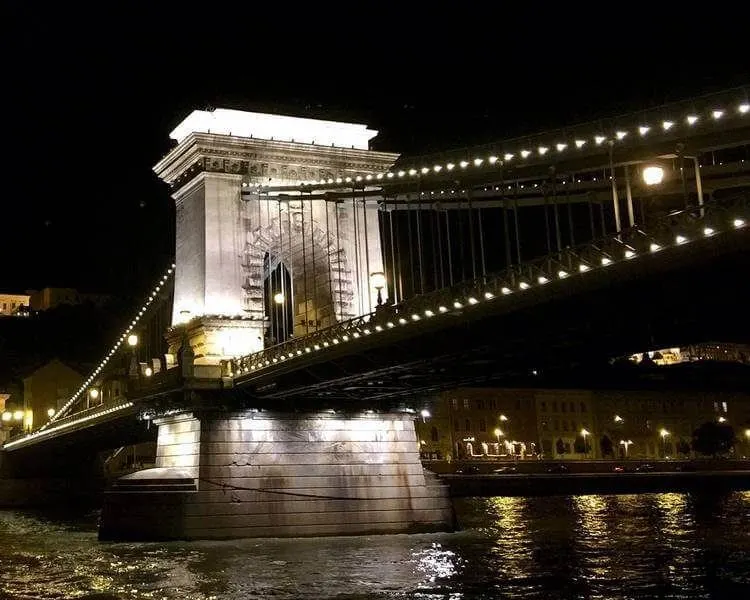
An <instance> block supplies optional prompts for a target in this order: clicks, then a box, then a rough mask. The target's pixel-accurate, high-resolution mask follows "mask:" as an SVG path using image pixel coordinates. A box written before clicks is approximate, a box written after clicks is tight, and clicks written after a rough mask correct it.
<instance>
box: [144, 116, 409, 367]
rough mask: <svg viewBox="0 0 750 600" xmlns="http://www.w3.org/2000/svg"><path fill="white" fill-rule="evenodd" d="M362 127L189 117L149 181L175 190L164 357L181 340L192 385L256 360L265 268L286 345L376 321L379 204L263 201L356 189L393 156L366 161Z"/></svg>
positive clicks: (264, 317) (264, 318)
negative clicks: (280, 308) (295, 187)
mask: <svg viewBox="0 0 750 600" xmlns="http://www.w3.org/2000/svg"><path fill="white" fill-rule="evenodd" d="M376 134H377V132H376V131H372V130H370V129H367V127H366V126H365V125H359V124H352V123H338V122H332V121H319V120H314V119H302V118H296V117H287V116H280V115H267V114H258V113H248V112H242V111H235V110H223V109H216V110H214V111H211V112H208V111H194V112H193V113H191V114H190V115H189V116H188V117H187V118H186V119H185V120H184V121H183V122H182V123H180V125H178V126H177V128H176V129H175V130H174V131H172V133H171V137H172V138H173V139H175V140H176V141H177V146H175V147H174V148H173V149H172V151H170V152H169V154H167V156H165V157H164V158H163V159H162V160H161V161H160V162H159V163H158V164H157V165H156V166H155V167H154V170H155V172H156V173H157V175H159V177H161V178H162V179H163V180H164V181H165V182H167V183H169V184H170V185H171V186H172V188H173V189H174V192H173V197H174V199H175V202H176V220H177V223H176V260H175V263H176V265H177V267H176V273H175V296H174V309H173V316H172V325H173V329H172V335H171V340H170V343H171V350H172V353H176V350H177V348H178V347H179V345H180V344H181V342H182V339H183V337H184V335H186V334H187V336H188V338H189V339H190V343H191V346H192V347H193V352H194V353H195V357H196V359H195V364H196V368H197V369H198V372H199V373H202V374H205V375H206V376H211V375H214V374H215V371H216V368H217V365H218V364H219V361H220V360H221V359H224V358H229V357H232V356H241V355H246V354H250V353H251V352H255V351H257V350H261V349H262V348H263V347H264V345H265V344H266V343H267V342H268V341H269V340H276V339H278V336H274V335H269V332H268V330H269V327H270V323H269V317H270V316H271V315H272V313H273V311H272V310H271V309H272V307H269V306H268V299H267V298H266V297H265V296H264V270H263V269H264V259H265V257H266V255H268V256H269V257H270V259H271V261H272V262H273V261H276V264H278V263H279V262H281V263H283V265H284V266H285V268H286V269H287V270H288V271H289V274H290V276H291V278H292V283H291V288H292V289H291V290H289V292H290V293H289V294H287V295H286V296H287V297H285V299H284V302H285V305H286V306H288V308H289V311H291V313H292V317H293V322H294V330H293V332H290V333H292V334H295V335H300V334H302V333H308V332H309V331H310V327H311V324H312V326H313V327H314V328H318V327H326V326H329V325H332V324H333V323H334V322H335V321H337V320H342V319H348V318H351V317H355V316H358V315H361V314H366V313H369V312H371V311H373V310H374V308H375V305H376V295H377V292H376V291H375V290H374V289H373V288H372V286H371V284H370V274H371V273H373V272H379V271H383V259H382V255H381V246H380V234H379V228H378V215H377V210H378V209H377V205H376V203H373V202H369V203H365V202H364V201H363V200H362V199H360V200H359V201H357V200H356V199H355V200H347V201H340V202H335V201H326V200H321V199H315V200H311V199H305V197H304V195H291V196H290V195H281V196H279V195H270V194H268V193H267V192H266V191H264V190H268V189H269V188H273V187H274V186H281V185H291V184H299V183H302V182H304V181H316V182H317V181H320V180H326V181H327V180H335V179H341V180H346V178H351V180H352V181H354V180H355V178H357V177H359V178H362V179H363V178H364V177H366V176H367V175H372V176H374V175H376V174H377V173H382V172H383V171H385V170H387V169H388V167H390V166H391V165H392V164H393V162H394V161H395V159H396V158H397V156H398V155H397V154H393V153H388V152H375V151H372V150H369V149H368V142H369V140H370V139H371V138H372V137H374V136H375V135H376Z"/></svg>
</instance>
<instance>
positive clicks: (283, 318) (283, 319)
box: [276, 198, 286, 344]
mask: <svg viewBox="0 0 750 600" xmlns="http://www.w3.org/2000/svg"><path fill="white" fill-rule="evenodd" d="M277 204H278V206H279V264H278V266H277V267H276V268H277V269H278V270H279V279H280V281H279V284H280V285H281V295H282V297H283V298H284V302H282V303H281V320H278V319H277V321H278V327H277V330H278V336H277V337H276V343H277V344H280V343H281V342H282V341H284V340H282V339H281V336H282V334H283V331H284V330H282V328H281V325H282V323H283V324H284V325H286V314H285V311H284V309H285V308H286V293H285V292H286V290H285V289H284V288H285V286H284V283H286V281H285V280H286V277H284V269H283V268H282V266H281V265H282V264H283V260H282V259H283V256H284V233H283V231H282V225H281V198H279V199H278V200H277ZM277 314H278V311H277ZM284 329H286V327H284Z"/></svg>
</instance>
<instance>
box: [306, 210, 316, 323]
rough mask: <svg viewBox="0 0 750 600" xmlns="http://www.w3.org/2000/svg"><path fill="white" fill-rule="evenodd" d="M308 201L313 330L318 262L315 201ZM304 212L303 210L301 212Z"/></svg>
mask: <svg viewBox="0 0 750 600" xmlns="http://www.w3.org/2000/svg"><path fill="white" fill-rule="evenodd" d="M308 201H309V203H310V246H311V249H312V268H313V296H312V307H313V311H314V312H313V316H314V317H315V319H314V323H315V331H317V330H318V263H317V262H316V261H315V212H314V209H315V203H314V202H315V201H314V200H311V199H310V198H308ZM303 214H304V212H303Z"/></svg>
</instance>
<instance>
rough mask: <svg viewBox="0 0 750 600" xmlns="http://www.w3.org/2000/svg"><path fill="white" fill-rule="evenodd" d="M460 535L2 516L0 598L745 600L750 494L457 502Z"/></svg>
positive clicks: (749, 574)
mask: <svg viewBox="0 0 750 600" xmlns="http://www.w3.org/2000/svg"><path fill="white" fill-rule="evenodd" d="M456 511H457V515H458V517H459V520H460V521H461V523H462V525H463V527H464V528H465V529H464V530H463V531H461V532H458V533H454V534H434V535H393V536H374V537H349V538H317V539H293V540H291V539H275V540H237V541H222V542H190V543H188V542H170V543H148V544H133V543H127V544H112V543H100V542H98V541H97V539H96V530H95V527H94V518H93V516H92V515H89V518H76V519H74V520H64V519H60V518H50V517H49V516H42V515H39V514H32V513H28V512H0V598H2V599H3V600H4V599H5V598H8V599H11V598H13V599H32V598H50V599H52V598H55V599H59V598H89V599H94V598H97V599H101V600H104V599H120V598H130V599H134V600H136V599H142V598H153V599H157V600H160V599H168V600H173V599H179V600H193V599H195V600H197V599H201V600H205V599H210V598H216V599H225V598H226V599H232V600H234V599H255V598H272V599H274V600H282V599H293V598H316V599H328V598H335V599H339V600H340V599H345V598H346V599H352V600H354V599H364V598H368V599H370V598H372V599H399V600H400V599H409V600H412V599H413V600H437V599H450V600H468V599H474V598H545V599H546V598H622V599H629V598H748V597H750V526H749V525H748V524H749V523H750V492H743V493H733V494H729V495H722V496H690V495H684V494H641V495H630V496H558V497H550V498H475V499H468V500H463V501H457V503H456Z"/></svg>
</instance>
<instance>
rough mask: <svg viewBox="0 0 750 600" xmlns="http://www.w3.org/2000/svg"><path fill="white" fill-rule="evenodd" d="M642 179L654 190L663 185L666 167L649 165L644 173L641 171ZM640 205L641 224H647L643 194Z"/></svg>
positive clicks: (640, 197) (639, 201) (640, 195)
mask: <svg viewBox="0 0 750 600" xmlns="http://www.w3.org/2000/svg"><path fill="white" fill-rule="evenodd" d="M641 178H642V179H643V183H644V184H646V186H647V187H650V188H653V187H655V186H658V185H661V183H662V181H664V167H661V166H659V165H649V166H647V167H644V169H643V171H641ZM638 204H639V207H640V209H641V222H642V223H645V221H646V211H645V209H644V207H643V194H639V198H638Z"/></svg>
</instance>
